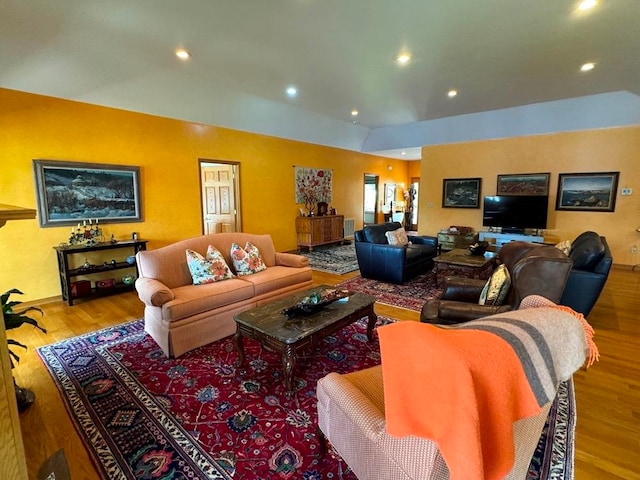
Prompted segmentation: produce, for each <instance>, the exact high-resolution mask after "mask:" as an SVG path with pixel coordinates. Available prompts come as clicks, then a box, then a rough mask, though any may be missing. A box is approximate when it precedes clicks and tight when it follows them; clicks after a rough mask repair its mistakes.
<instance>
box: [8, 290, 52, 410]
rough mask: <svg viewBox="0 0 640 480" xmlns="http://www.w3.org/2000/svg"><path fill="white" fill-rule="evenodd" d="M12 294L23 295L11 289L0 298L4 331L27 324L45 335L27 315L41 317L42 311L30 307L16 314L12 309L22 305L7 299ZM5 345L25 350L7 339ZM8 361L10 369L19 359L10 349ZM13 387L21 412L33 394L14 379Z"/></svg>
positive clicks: (22, 345)
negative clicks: (35, 314) (35, 313)
mask: <svg viewBox="0 0 640 480" xmlns="http://www.w3.org/2000/svg"><path fill="white" fill-rule="evenodd" d="M14 293H15V294H17V295H23V293H22V292H21V291H20V290H18V289H16V288H12V289H11V290H8V291H6V292H5V293H3V294H2V296H0V304H2V314H3V316H4V328H5V330H12V329H14V328H18V327H21V326H22V325H24V324H25V323H28V324H29V325H33V326H34V327H36V328H37V329H38V330H40V331H41V332H43V333H47V331H46V330H45V329H44V328H42V327H41V326H40V325H39V324H38V321H37V320H36V319H34V318H33V317H30V316H29V315H27V314H28V313H29V312H40V315H43V313H42V310H41V309H40V308H39V307H34V306H30V307H27V308H24V309H21V310H20V311H18V312H16V311H14V307H16V306H17V305H20V304H21V303H22V302H20V301H9V297H10V296H11V295H12V294H14ZM7 343H8V346H9V347H11V346H17V347H22V348H24V349H26V348H27V346H26V345H24V344H22V343H20V342H18V341H16V340H13V339H11V338H7ZM9 360H10V361H11V368H13V367H14V362H13V361H14V360H15V361H16V363H17V362H19V361H20V357H19V356H18V355H17V354H16V353H15V352H14V351H12V350H11V348H9ZM13 385H14V387H15V391H16V399H17V401H18V410H20V411H22V410H24V409H26V408H27V407H29V405H31V404H32V403H33V402H34V400H35V394H34V393H33V392H32V391H31V390H29V389H27V388H22V387H19V386H18V385H17V384H16V381H15V379H14V380H13Z"/></svg>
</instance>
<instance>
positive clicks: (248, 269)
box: [231, 242, 267, 277]
mask: <svg viewBox="0 0 640 480" xmlns="http://www.w3.org/2000/svg"><path fill="white" fill-rule="evenodd" d="M231 259H232V260H233V267H234V268H235V269H236V273H237V274H238V276H239V277H241V276H243V275H251V274H252V273H257V272H261V271H262V270H265V269H266V268H267V266H266V265H265V264H264V262H263V261H262V258H260V251H259V250H258V247H256V246H255V245H253V244H252V243H251V242H247V244H246V245H245V246H244V249H243V248H241V247H240V245H238V244H237V243H233V244H232V245H231Z"/></svg>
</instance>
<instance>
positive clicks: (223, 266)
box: [186, 245, 233, 285]
mask: <svg viewBox="0 0 640 480" xmlns="http://www.w3.org/2000/svg"><path fill="white" fill-rule="evenodd" d="M186 253H187V266H188V267H189V272H190V273H191V278H192V279H193V284H194V285H202V284H204V283H212V282H218V281H221V280H226V279H228V278H232V277H233V273H232V272H231V269H230V268H229V266H228V265H227V262H225V260H224V257H223V256H222V254H221V253H220V252H219V251H218V250H217V249H216V248H215V247H213V246H211V245H209V247H208V248H207V255H206V257H203V256H202V255H200V254H199V253H198V252H195V251H193V250H191V249H189V248H187V250H186Z"/></svg>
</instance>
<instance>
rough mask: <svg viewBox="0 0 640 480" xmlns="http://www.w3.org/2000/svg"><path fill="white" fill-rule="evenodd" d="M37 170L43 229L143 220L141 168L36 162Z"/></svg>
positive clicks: (98, 164)
mask: <svg viewBox="0 0 640 480" xmlns="http://www.w3.org/2000/svg"><path fill="white" fill-rule="evenodd" d="M33 170H34V175H35V183H36V194H37V200H38V220H39V222H40V226H41V227H58V226H65V225H75V224H77V223H79V222H80V221H82V220H89V219H94V220H95V219H98V220H99V221H100V222H103V223H121V222H139V221H141V220H142V211H141V207H140V168H139V167H131V166H123V165H106V164H100V163H82V162H64V161H58V160H34V161H33Z"/></svg>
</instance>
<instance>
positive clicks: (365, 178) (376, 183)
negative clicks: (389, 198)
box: [362, 173, 380, 225]
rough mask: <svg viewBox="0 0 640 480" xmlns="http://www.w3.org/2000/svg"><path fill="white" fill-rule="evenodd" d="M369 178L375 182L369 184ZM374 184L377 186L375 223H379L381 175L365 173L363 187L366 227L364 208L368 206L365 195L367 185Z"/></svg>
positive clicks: (363, 223)
mask: <svg viewBox="0 0 640 480" xmlns="http://www.w3.org/2000/svg"><path fill="white" fill-rule="evenodd" d="M367 177H369V178H373V180H374V181H373V182H372V183H371V182H367ZM368 183H369V184H372V185H375V190H376V198H375V202H374V204H373V223H374V224H375V223H378V199H379V198H380V175H378V174H377V173H365V174H364V181H363V185H362V225H366V223H365V221H364V215H365V210H364V206H365V205H366V202H365V195H366V191H365V190H366V185H367V184H368Z"/></svg>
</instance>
